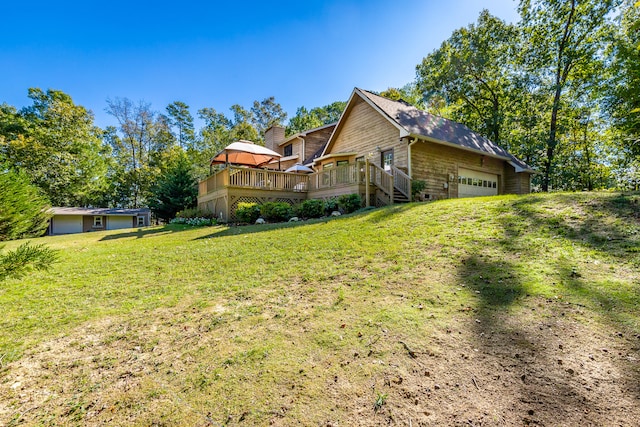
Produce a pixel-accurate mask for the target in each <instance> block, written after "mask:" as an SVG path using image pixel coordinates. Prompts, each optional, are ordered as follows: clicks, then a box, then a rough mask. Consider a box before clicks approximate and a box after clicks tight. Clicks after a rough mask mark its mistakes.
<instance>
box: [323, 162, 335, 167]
mask: <svg viewBox="0 0 640 427" xmlns="http://www.w3.org/2000/svg"><path fill="white" fill-rule="evenodd" d="M332 167H333V162H331V163H325V164H324V165H322V168H323V169H331V168H332Z"/></svg>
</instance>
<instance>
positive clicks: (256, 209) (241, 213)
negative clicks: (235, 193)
mask: <svg viewBox="0 0 640 427" xmlns="http://www.w3.org/2000/svg"><path fill="white" fill-rule="evenodd" d="M259 217H260V205H258V204H257V203H246V202H240V203H238V208H237V209H236V218H237V219H238V221H240V222H246V223H248V224H253V223H254V222H256V219H258V218H259Z"/></svg>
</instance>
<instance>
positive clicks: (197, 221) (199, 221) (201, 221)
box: [169, 217, 216, 227]
mask: <svg viewBox="0 0 640 427" xmlns="http://www.w3.org/2000/svg"><path fill="white" fill-rule="evenodd" d="M169 224H185V225H192V226H196V227H199V226H203V225H215V224H216V220H215V219H211V218H179V217H176V218H173V219H172V220H171V221H169Z"/></svg>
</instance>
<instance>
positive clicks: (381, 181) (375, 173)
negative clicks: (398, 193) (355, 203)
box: [369, 163, 393, 198]
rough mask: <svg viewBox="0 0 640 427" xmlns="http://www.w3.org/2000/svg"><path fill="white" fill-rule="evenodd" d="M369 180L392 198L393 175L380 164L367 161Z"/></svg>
mask: <svg viewBox="0 0 640 427" xmlns="http://www.w3.org/2000/svg"><path fill="white" fill-rule="evenodd" d="M369 180H370V182H371V183H372V184H373V185H375V186H376V187H378V188H379V189H380V190H382V191H383V192H384V193H386V194H387V195H388V196H390V197H391V198H393V175H391V174H390V173H388V172H386V171H385V170H384V169H382V168H381V167H380V166H376V165H374V164H373V163H369Z"/></svg>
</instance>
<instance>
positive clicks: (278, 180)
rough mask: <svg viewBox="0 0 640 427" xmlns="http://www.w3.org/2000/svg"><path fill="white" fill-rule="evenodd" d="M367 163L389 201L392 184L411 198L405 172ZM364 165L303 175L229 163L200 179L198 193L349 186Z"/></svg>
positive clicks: (361, 178) (361, 180)
mask: <svg viewBox="0 0 640 427" xmlns="http://www.w3.org/2000/svg"><path fill="white" fill-rule="evenodd" d="M368 165H369V182H370V184H373V185H375V186H376V187H378V188H379V189H380V190H382V191H383V192H384V193H385V194H387V195H388V196H389V198H390V200H392V201H393V190H394V187H395V188H396V189H397V190H399V191H400V192H401V193H402V194H404V195H405V196H407V198H409V197H410V194H411V179H410V178H409V176H408V175H407V174H405V173H404V172H403V171H401V170H399V169H398V168H395V167H392V170H391V172H392V173H389V172H387V171H385V170H384V169H382V168H380V167H379V166H376V165H374V164H372V163H368ZM365 168H366V163H363V162H358V163H354V164H350V165H341V166H337V167H335V168H331V169H326V170H323V171H320V172H316V173H313V174H310V175H305V174H297V173H289V172H280V171H273V170H267V169H250V168H240V167H237V166H229V167H227V168H225V169H222V170H220V171H219V172H217V173H215V174H214V175H211V176H210V177H209V178H207V179H206V180H203V181H201V182H200V184H199V189H198V194H199V195H200V196H203V195H205V194H209V193H212V192H214V191H216V190H218V189H222V188H225V187H241V188H255V189H260V190H281V191H294V192H307V191H316V190H323V189H329V188H334V187H341V186H349V185H364V184H365Z"/></svg>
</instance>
